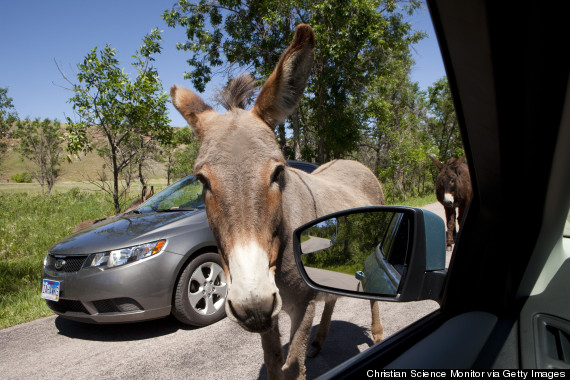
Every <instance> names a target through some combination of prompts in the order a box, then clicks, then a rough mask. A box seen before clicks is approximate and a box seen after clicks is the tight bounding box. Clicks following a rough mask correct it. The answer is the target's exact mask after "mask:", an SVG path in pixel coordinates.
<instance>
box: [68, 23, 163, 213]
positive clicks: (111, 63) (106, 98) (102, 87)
mask: <svg viewBox="0 0 570 380" xmlns="http://www.w3.org/2000/svg"><path fill="white" fill-rule="evenodd" d="M160 41H161V36H160V32H159V31H158V29H154V30H152V31H151V32H150V33H149V34H147V35H146V36H145V37H144V38H143V45H142V46H141V47H140V48H139V50H137V52H136V53H135V55H134V56H133V59H134V62H133V63H132V65H133V67H134V68H135V69H136V70H137V75H136V77H135V78H134V80H132V79H131V78H130V77H129V75H128V74H127V73H126V72H125V71H124V69H123V68H121V67H120V66H119V62H118V60H117V59H116V58H115V50H114V49H112V48H111V46H110V45H106V46H105V47H104V48H103V49H101V50H100V51H99V50H98V48H97V47H95V48H93V49H92V50H91V52H90V53H89V54H87V56H86V57H85V59H84V60H83V63H80V64H79V65H78V73H77V80H78V83H76V84H73V90H74V92H75V95H74V96H73V97H72V98H71V99H70V100H69V101H70V102H71V103H72V104H73V109H74V110H75V111H76V112H77V114H78V116H79V119H80V121H79V122H74V121H72V120H71V119H69V118H68V127H67V134H66V137H67V140H68V145H67V148H68V150H69V152H70V153H72V154H76V153H78V152H80V151H89V150H92V149H96V150H97V152H98V153H99V154H100V155H101V156H102V157H105V158H106V160H107V164H106V166H107V167H109V168H110V169H111V172H112V176H113V178H112V183H113V186H112V187H111V188H107V187H106V186H105V185H104V181H103V180H104V179H105V174H104V173H103V172H102V173H101V175H100V180H101V183H102V184H101V189H103V190H104V191H106V192H108V193H109V194H110V195H111V196H112V198H113V203H114V205H115V209H116V211H117V212H119V211H120V205H121V203H122V202H121V200H122V199H123V198H124V196H125V195H126V193H127V191H128V186H129V184H130V182H131V179H132V176H133V173H134V172H135V171H136V170H135V169H134V168H135V167H138V169H139V170H138V172H139V177H141V182H142V181H143V178H142V171H141V168H142V164H143V163H144V161H145V160H146V159H147V158H148V157H149V156H150V153H151V152H153V151H155V150H156V145H157V144H158V143H161V144H166V143H168V142H170V140H171V138H172V129H171V128H170V127H169V123H170V120H169V119H168V117H167V108H166V105H167V102H168V95H167V94H166V93H165V92H164V91H163V88H162V83H161V82H160V79H159V77H158V73H157V72H156V70H155V69H154V67H153V66H152V62H153V61H154V58H153V55H155V54H159V53H160V51H161V47H160ZM90 129H97V130H98V131H100V132H101V134H102V135H103V136H105V140H106V141H105V144H103V145H96V142H95V140H92V139H91V138H90V137H89V136H90V134H89V133H88V132H89V130H90ZM121 179H122V180H123V181H124V183H126V184H127V186H126V187H124V188H122V189H120V183H121Z"/></svg>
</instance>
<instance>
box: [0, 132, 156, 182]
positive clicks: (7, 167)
mask: <svg viewBox="0 0 570 380" xmlns="http://www.w3.org/2000/svg"><path fill="white" fill-rule="evenodd" d="M18 144H19V141H18V139H8V149H7V151H6V153H5V154H4V155H2V156H0V184H6V183H10V178H11V177H12V176H13V175H14V174H17V173H23V172H25V171H28V168H34V164H33V163H31V162H30V161H29V160H27V159H22V157H21V156H20V154H19V153H18V152H17V151H16V150H15V148H16V147H17V146H18ZM103 164H104V160H103V158H101V157H99V156H98V155H97V153H95V152H91V153H88V154H86V155H83V154H82V155H81V156H80V158H76V157H74V158H73V159H72V162H71V163H69V162H68V161H67V160H64V161H63V162H62V164H61V175H60V177H59V179H58V182H61V183H63V182H85V181H89V179H90V178H91V179H97V178H98V172H100V171H101V170H102V167H103ZM108 174H109V175H110V171H109V172H108ZM146 175H147V178H148V179H150V180H159V181H160V180H166V173H165V168H164V165H163V164H161V163H157V162H152V163H151V164H150V167H149V168H147V171H146Z"/></svg>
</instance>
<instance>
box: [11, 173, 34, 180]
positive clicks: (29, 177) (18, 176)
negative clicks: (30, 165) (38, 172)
mask: <svg viewBox="0 0 570 380" xmlns="http://www.w3.org/2000/svg"><path fill="white" fill-rule="evenodd" d="M33 179H34V178H33V177H32V175H31V174H30V173H29V172H23V173H16V174H14V175H13V176H12V177H10V181H12V182H17V183H32V180H33Z"/></svg>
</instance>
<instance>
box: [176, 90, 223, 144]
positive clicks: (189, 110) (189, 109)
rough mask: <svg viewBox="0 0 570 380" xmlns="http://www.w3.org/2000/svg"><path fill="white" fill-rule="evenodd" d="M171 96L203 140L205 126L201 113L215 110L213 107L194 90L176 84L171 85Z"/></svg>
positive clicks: (179, 110) (177, 107)
mask: <svg viewBox="0 0 570 380" xmlns="http://www.w3.org/2000/svg"><path fill="white" fill-rule="evenodd" d="M170 97H171V98H172V104H174V107H175V108H176V109H177V110H178V112H180V114H182V116H183V117H184V119H186V121H187V122H188V124H189V125H190V127H192V129H193V130H194V132H195V133H196V135H198V138H199V139H200V140H202V138H203V137H204V126H203V124H202V123H201V122H200V115H201V114H202V113H203V112H206V111H213V110H212V108H211V107H210V106H209V105H207V104H206V103H204V101H203V100H202V99H201V98H200V97H199V96H198V95H196V94H195V93H193V92H192V91H190V90H188V89H185V88H183V87H177V86H176V85H174V86H172V87H170Z"/></svg>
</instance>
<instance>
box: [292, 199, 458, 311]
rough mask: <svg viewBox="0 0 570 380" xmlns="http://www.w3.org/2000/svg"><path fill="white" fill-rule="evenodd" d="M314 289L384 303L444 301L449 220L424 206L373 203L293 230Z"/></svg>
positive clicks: (298, 260) (304, 273)
mask: <svg viewBox="0 0 570 380" xmlns="http://www.w3.org/2000/svg"><path fill="white" fill-rule="evenodd" d="M293 249H294V252H295V261H296V263H297V267H298V268H299V272H300V274H301V276H302V278H303V280H304V281H305V282H306V283H307V284H308V285H309V287H311V288H313V289H315V290H318V291H324V292H328V293H334V294H337V295H343V296H349V297H359V298H366V299H375V300H382V301H399V302H404V301H419V300H426V299H429V300H434V301H436V302H438V303H440V301H441V296H442V291H443V285H444V282H445V278H446V274H447V269H445V257H446V246H445V224H444V222H443V220H442V219H441V218H440V217H439V216H437V215H436V214H434V213H432V212H430V211H427V210H423V209H420V208H413V207H403V206H369V207H359V208H353V209H348V210H344V211H340V212H336V213H332V214H329V215H325V216H323V217H320V218H317V219H315V220H313V221H311V222H309V223H307V224H305V225H303V226H301V227H299V228H297V229H296V230H295V231H294V233H293Z"/></svg>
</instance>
